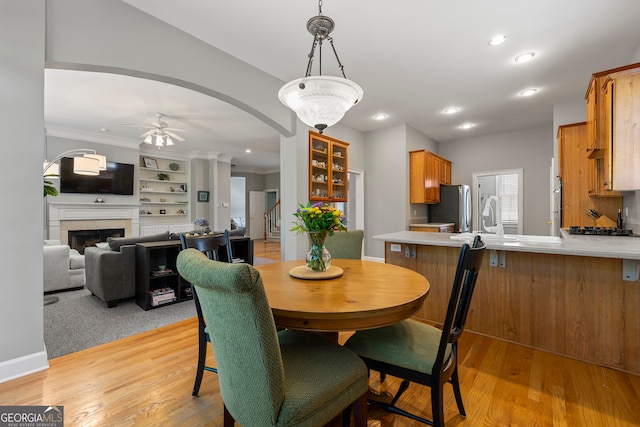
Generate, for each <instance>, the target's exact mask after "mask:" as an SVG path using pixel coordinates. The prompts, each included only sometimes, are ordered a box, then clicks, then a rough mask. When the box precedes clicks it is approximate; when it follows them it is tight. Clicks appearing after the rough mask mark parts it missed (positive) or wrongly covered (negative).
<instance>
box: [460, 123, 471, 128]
mask: <svg viewBox="0 0 640 427" xmlns="http://www.w3.org/2000/svg"><path fill="white" fill-rule="evenodd" d="M474 126H475V125H474V124H473V123H463V124H461V125H460V126H458V127H459V128H460V129H471V128H472V127H474Z"/></svg>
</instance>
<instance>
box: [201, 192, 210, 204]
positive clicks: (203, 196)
mask: <svg viewBox="0 0 640 427" xmlns="http://www.w3.org/2000/svg"><path fill="white" fill-rule="evenodd" d="M198 201H199V202H205V203H207V202H209V192H208V191H198Z"/></svg>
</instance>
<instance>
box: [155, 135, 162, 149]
mask: <svg viewBox="0 0 640 427" xmlns="http://www.w3.org/2000/svg"><path fill="white" fill-rule="evenodd" d="M163 143H164V141H162V135H158V136H156V145H157V146H158V147H162V144H163Z"/></svg>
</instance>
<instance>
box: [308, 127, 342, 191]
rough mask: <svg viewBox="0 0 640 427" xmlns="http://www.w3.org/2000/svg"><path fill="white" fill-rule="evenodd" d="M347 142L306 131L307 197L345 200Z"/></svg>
mask: <svg viewBox="0 0 640 427" xmlns="http://www.w3.org/2000/svg"><path fill="white" fill-rule="evenodd" d="M348 147H349V143H347V142H344V141H340V140H337V139H335V138H331V137H329V136H326V135H321V134H319V133H317V132H313V131H309V200H312V201H325V202H346V201H347V189H348V188H349V185H348V176H349V172H348V171H349V166H348V157H349V153H348Z"/></svg>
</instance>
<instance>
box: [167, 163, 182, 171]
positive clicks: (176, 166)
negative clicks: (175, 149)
mask: <svg viewBox="0 0 640 427" xmlns="http://www.w3.org/2000/svg"><path fill="white" fill-rule="evenodd" d="M169 169H171V170H172V171H177V170H178V169H180V165H179V164H178V163H175V162H173V163H169Z"/></svg>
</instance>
